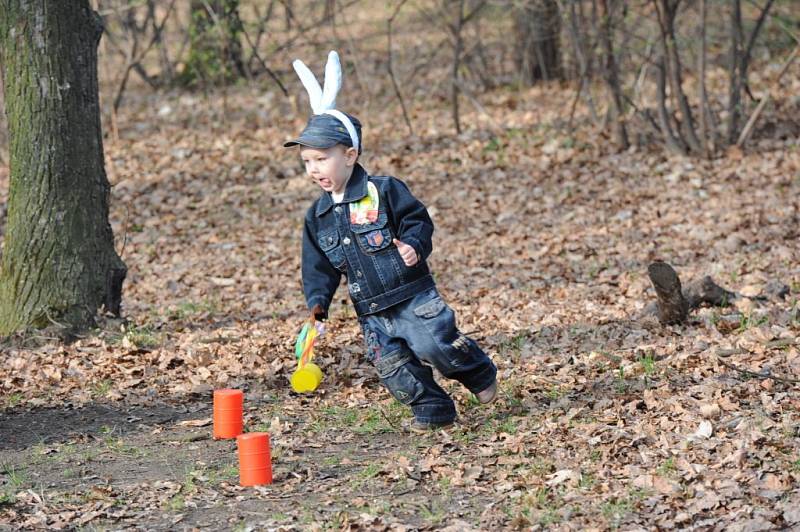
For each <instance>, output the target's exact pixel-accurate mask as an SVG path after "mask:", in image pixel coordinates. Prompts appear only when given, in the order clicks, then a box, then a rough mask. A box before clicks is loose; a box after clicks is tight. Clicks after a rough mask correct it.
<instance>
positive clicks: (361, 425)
mask: <svg viewBox="0 0 800 532" xmlns="http://www.w3.org/2000/svg"><path fill="white" fill-rule="evenodd" d="M394 405H399V406H402V404H401V403H399V402H397V401H393V402H392V403H390V406H389V408H388V409H387V410H382V407H381V405H379V404H374V405H370V407H369V408H367V410H366V412H365V413H364V415H363V416H362V417H361V418H360V419H359V420H358V423H356V424H355V426H354V427H353V432H355V433H356V434H381V433H387V432H396V431H397V429H396V428H395V427H399V426H400V420H401V419H402V416H403V411H402V410H399V409H398V408H397V407H396V406H394Z"/></svg>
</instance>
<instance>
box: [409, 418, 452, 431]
mask: <svg viewBox="0 0 800 532" xmlns="http://www.w3.org/2000/svg"><path fill="white" fill-rule="evenodd" d="M453 423H454V421H433V422H425V421H417V420H416V419H415V420H414V422H413V423H411V424H410V425H409V426H408V430H410V431H411V432H416V433H417V434H424V433H426V432H432V431H434V430H439V429H443V428H447V427H451V426H453Z"/></svg>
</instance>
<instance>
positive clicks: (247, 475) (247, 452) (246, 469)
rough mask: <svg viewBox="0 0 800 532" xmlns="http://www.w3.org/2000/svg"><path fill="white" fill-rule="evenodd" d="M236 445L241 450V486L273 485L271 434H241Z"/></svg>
mask: <svg viewBox="0 0 800 532" xmlns="http://www.w3.org/2000/svg"><path fill="white" fill-rule="evenodd" d="M236 445H237V447H238V448H239V485H240V486H262V485H264V484H272V459H271V456H270V451H269V434H267V433H266V432H248V433H247V434H241V435H239V436H238V437H237V438H236Z"/></svg>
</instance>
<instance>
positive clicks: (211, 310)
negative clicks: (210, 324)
mask: <svg viewBox="0 0 800 532" xmlns="http://www.w3.org/2000/svg"><path fill="white" fill-rule="evenodd" d="M218 310H219V305H218V304H217V302H215V301H211V300H208V299H205V300H203V301H201V302H199V303H195V302H194V301H182V302H180V303H179V304H178V305H177V306H175V307H171V308H170V309H169V310H167V318H169V319H172V320H182V319H185V318H189V317H192V316H196V315H198V314H206V313H208V314H215V313H216V312H217V311H218Z"/></svg>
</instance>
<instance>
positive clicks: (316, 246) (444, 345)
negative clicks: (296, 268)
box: [284, 52, 497, 432]
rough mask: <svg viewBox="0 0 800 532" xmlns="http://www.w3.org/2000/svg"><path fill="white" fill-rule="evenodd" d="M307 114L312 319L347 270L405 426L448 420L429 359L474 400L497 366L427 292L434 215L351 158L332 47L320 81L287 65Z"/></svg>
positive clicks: (485, 398) (372, 352) (400, 186)
mask: <svg viewBox="0 0 800 532" xmlns="http://www.w3.org/2000/svg"><path fill="white" fill-rule="evenodd" d="M294 67H295V70H296V71H297V73H298V75H299V76H300V79H301V80H302V82H303V85H304V86H305V87H306V90H307V91H308V93H309V98H310V100H311V106H312V109H313V111H314V114H313V115H312V116H311V118H310V119H309V121H308V124H307V125H306V127H305V129H304V130H303V132H302V133H301V134H300V136H299V137H298V138H296V139H295V140H292V141H290V142H287V143H286V144H284V146H286V147H289V146H296V145H299V146H301V150H300V155H301V157H302V159H303V163H304V164H305V168H306V172H307V173H308V174H309V176H310V177H311V178H312V179H313V180H314V181H315V182H316V183H317V184H318V185H319V186H320V187H321V188H322V190H323V193H322V195H321V196H320V197H319V198H318V199H317V200H316V201H315V202H314V203H313V205H312V206H311V208H310V209H309V210H308V212H307V213H306V217H305V227H304V229H303V252H302V276H303V291H304V292H305V297H306V302H307V303H308V307H309V308H310V309H311V313H312V315H313V316H314V318H315V319H319V320H322V319H325V318H327V314H328V307H329V306H330V303H331V300H332V298H333V295H334V292H335V291H336V288H337V287H338V286H339V282H340V280H341V276H342V274H346V275H347V286H348V289H349V293H350V300H351V301H352V302H353V305H354V307H355V310H356V313H357V315H358V320H359V323H360V324H361V327H362V330H363V333H364V338H365V339H366V343H367V359H368V360H369V361H370V362H372V363H373V364H374V365H375V367H376V368H377V370H378V374H379V376H380V380H381V382H382V383H383V384H384V385H385V386H386V388H388V389H389V391H390V392H391V393H392V395H393V396H394V397H395V398H396V399H397V400H398V401H400V402H401V403H403V404H406V405H408V406H410V407H411V410H412V411H413V413H414V422H413V424H412V425H411V427H410V428H411V429H412V430H413V431H415V432H424V431H426V430H430V429H437V428H440V427H446V426H448V425H451V424H452V423H453V421H454V420H455V418H456V409H455V405H454V404H453V400H452V399H451V398H450V396H449V395H448V394H447V393H446V392H445V391H444V390H443V389H442V388H441V387H440V386H439V385H438V384H437V383H436V381H435V380H434V378H433V372H432V370H431V368H430V366H433V367H435V368H436V369H437V370H439V372H441V373H442V375H444V376H445V377H448V378H451V379H455V380H457V381H459V382H461V383H462V384H463V385H464V386H466V387H467V388H468V389H469V390H470V391H471V392H473V393H475V394H476V396H477V397H478V400H479V401H480V402H481V403H484V404H485V403H490V402H492V401H493V400H494V399H495V397H496V395H497V380H496V375H497V368H496V367H495V366H494V364H493V363H492V361H491V360H490V359H489V357H487V356H486V354H485V353H484V352H483V351H482V350H481V349H480V347H478V345H477V344H476V343H475V342H474V341H473V340H472V339H470V338H468V337H466V336H464V335H463V334H462V333H461V332H459V330H458V329H457V328H456V317H455V314H454V313H453V310H452V309H451V308H450V307H449V306H448V305H447V304H446V303H445V302H444V301H443V300H442V298H441V296H440V295H439V293H438V292H437V290H436V285H435V284H434V280H433V277H432V276H431V274H430V271H429V270H428V265H427V263H426V260H427V258H428V256H429V255H430V253H431V250H432V244H431V236H432V235H433V222H432V221H431V218H430V216H428V211H427V210H426V209H425V206H424V205H423V204H422V203H421V202H420V201H419V200H418V199H416V198H415V197H414V196H413V195H412V194H411V192H410V191H409V189H408V187H407V186H406V185H405V183H403V182H402V181H400V180H399V179H396V178H394V177H387V176H371V175H369V174H368V173H367V172H366V170H364V168H363V167H362V166H361V165H360V164H359V163H358V162H357V160H358V156H359V155H360V154H361V123H360V122H359V121H358V120H357V119H356V118H355V117H353V116H351V115H348V114H345V113H342V112H341V111H338V110H336V109H334V107H335V101H336V95H337V93H338V91H339V88H340V87H341V66H340V65H339V57H338V55H337V54H336V52H331V53H330V54H329V56H328V64H327V66H326V72H325V82H324V88H320V86H319V83H318V82H317V80H316V78H315V77H314V75H313V74H312V73H311V72H310V71H309V70H308V68H307V67H306V66H305V65H304V64H303V63H302V62H301V61H295V62H294Z"/></svg>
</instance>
